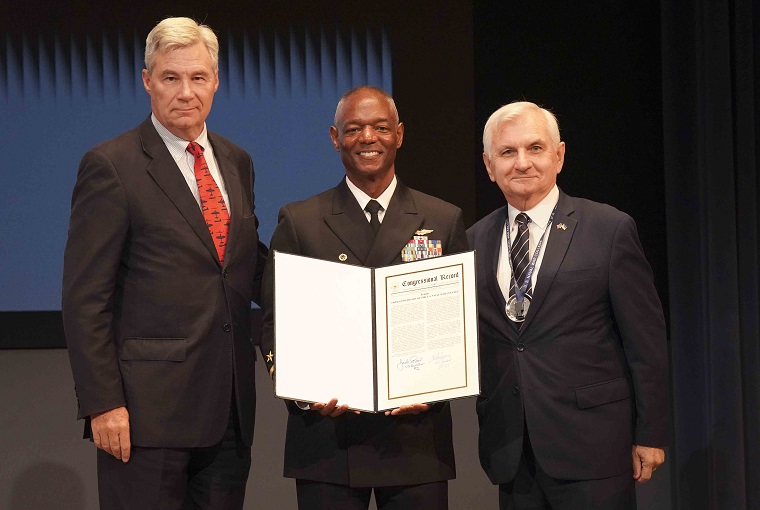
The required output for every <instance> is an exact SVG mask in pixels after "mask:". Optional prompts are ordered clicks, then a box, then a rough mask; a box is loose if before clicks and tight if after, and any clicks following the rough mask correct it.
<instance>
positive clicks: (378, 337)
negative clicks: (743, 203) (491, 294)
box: [273, 251, 480, 412]
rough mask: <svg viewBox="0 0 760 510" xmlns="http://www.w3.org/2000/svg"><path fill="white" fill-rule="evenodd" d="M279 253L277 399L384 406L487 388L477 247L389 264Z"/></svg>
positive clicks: (353, 406) (362, 407) (357, 406)
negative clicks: (482, 368) (481, 361)
mask: <svg viewBox="0 0 760 510" xmlns="http://www.w3.org/2000/svg"><path fill="white" fill-rule="evenodd" d="M273 256H274V275H275V282H274V323H275V324H274V326H275V330H274V332H275V360H276V369H275V395H276V396H277V397H279V398H284V399H291V400H298V401H302V402H328V401H329V400H330V399H332V398H337V399H338V404H339V405H340V404H348V406H349V408H351V409H355V410H360V411H369V412H377V411H385V410H388V409H393V408H396V407H399V406H402V405H409V404H414V403H430V402H437V401H441V400H450V399H453V398H460V397H467V396H471V395H477V394H478V393H479V390H480V382H479V381H480V377H479V376H480V367H479V358H478V338H477V305H476V297H475V296H476V293H475V256H474V252H472V251H470V252H464V253H459V254H456V255H447V256H443V257H435V258H430V259H423V260H418V261H415V262H408V263H405V264H399V265H393V266H387V267H382V268H365V267H359V266H352V265H347V264H341V263H338V262H330V261H325V260H319V259H313V258H309V257H302V256H299V255H292V254H288V253H284V252H278V251H275V252H274V254H273Z"/></svg>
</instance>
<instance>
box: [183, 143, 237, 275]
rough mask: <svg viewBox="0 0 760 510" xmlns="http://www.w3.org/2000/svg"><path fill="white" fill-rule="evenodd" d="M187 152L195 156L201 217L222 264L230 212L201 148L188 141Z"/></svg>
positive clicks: (194, 166) (194, 167)
mask: <svg viewBox="0 0 760 510" xmlns="http://www.w3.org/2000/svg"><path fill="white" fill-rule="evenodd" d="M187 152H189V153H190V154H192V155H193V157H194V158H195V164H194V165H193V170H194V171H195V182H196V183H197V184H198V193H199V194H200V198H201V211H202V212H203V219H204V220H206V225H208V230H209V232H211V239H213V241H214V245H215V246H216V253H217V255H219V262H221V263H222V264H224V249H225V247H226V246H227V233H228V232H229V229H230V213H229V212H228V211H227V204H225V203H224V197H223V196H222V193H221V191H219V186H217V185H216V181H215V180H214V177H213V176H212V175H211V172H210V171H209V169H208V164H207V163H206V158H204V157H203V148H201V146H200V145H198V144H197V143H195V142H190V143H189V144H187Z"/></svg>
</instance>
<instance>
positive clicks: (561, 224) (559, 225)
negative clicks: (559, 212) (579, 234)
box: [557, 223, 567, 230]
mask: <svg viewBox="0 0 760 510" xmlns="http://www.w3.org/2000/svg"><path fill="white" fill-rule="evenodd" d="M557 229H558V230H559V229H562V230H567V225H565V224H564V223H557Z"/></svg>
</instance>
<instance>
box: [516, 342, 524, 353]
mask: <svg viewBox="0 0 760 510" xmlns="http://www.w3.org/2000/svg"><path fill="white" fill-rule="evenodd" d="M517 350H518V351H519V352H523V351H524V350H525V344H517Z"/></svg>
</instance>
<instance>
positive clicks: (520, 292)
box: [506, 202, 559, 303]
mask: <svg viewBox="0 0 760 510" xmlns="http://www.w3.org/2000/svg"><path fill="white" fill-rule="evenodd" d="M557 204H559V202H557ZM557 204H554V209H552V213H551V215H549V222H548V223H547V224H546V228H545V229H544V233H543V234H541V239H540V240H539V241H538V246H536V251H534V252H533V258H532V259H531V261H530V265H529V266H528V269H527V271H528V272H527V273H526V275H525V281H524V282H523V283H522V285H520V287H518V286H517V279H516V278H515V268H514V267H513V266H512V240H511V236H510V235H509V231H510V230H512V226H511V225H507V227H506V228H507V252H508V256H509V268H510V269H511V270H512V281H513V282H515V299H516V300H517V302H518V303H522V302H523V301H524V300H525V293H526V292H527V291H528V285H529V284H530V277H531V276H532V275H533V270H534V269H535V268H536V261H537V260H538V254H539V252H540V251H541V245H542V244H544V237H546V233H547V232H548V231H549V227H550V226H551V224H552V220H554V213H555V212H556V211H557ZM507 220H509V210H507ZM528 228H530V227H528ZM528 239H530V231H528Z"/></svg>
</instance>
